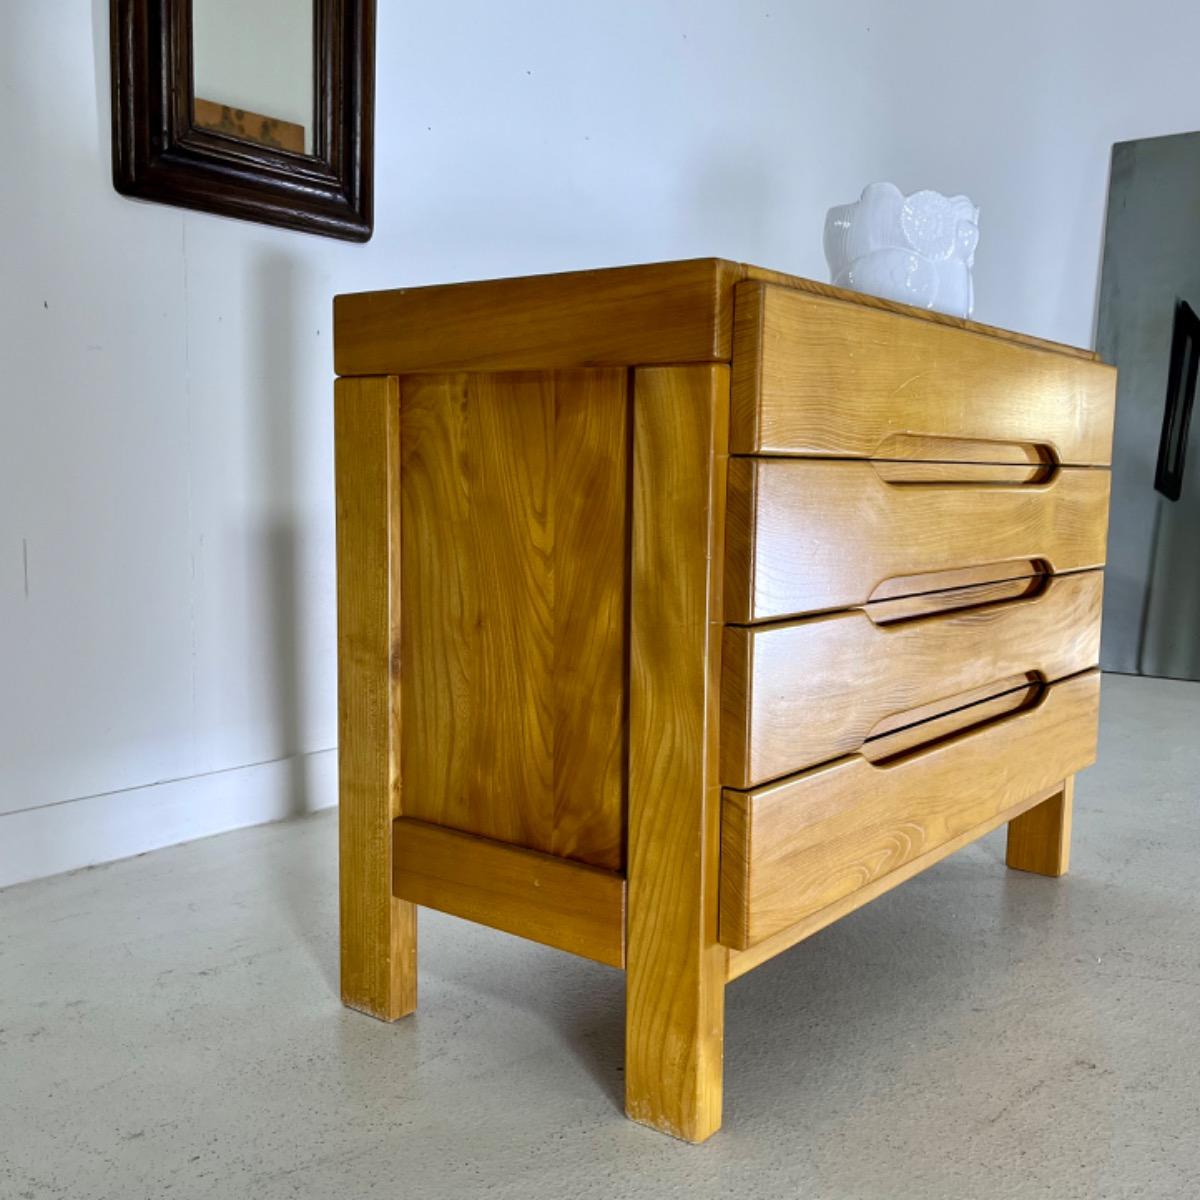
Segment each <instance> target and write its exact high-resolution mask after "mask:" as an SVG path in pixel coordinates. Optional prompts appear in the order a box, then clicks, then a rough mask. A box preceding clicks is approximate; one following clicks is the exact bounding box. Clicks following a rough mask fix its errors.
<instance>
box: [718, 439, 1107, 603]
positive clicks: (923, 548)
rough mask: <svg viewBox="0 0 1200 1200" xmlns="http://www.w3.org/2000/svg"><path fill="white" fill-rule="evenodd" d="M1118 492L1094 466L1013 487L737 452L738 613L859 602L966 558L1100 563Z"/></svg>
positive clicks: (730, 582) (732, 563) (729, 599)
mask: <svg viewBox="0 0 1200 1200" xmlns="http://www.w3.org/2000/svg"><path fill="white" fill-rule="evenodd" d="M1108 491H1109V474H1108V472H1107V471H1104V470H1096V469H1094V468H1086V467H1066V468H1063V469H1062V470H1060V471H1058V472H1057V474H1056V475H1055V477H1054V479H1053V480H1051V481H1050V482H1049V483H1044V484H1024V485H1019V486H1015V487H1003V486H996V485H992V484H984V485H979V486H975V485H971V484H941V483H937V484H891V483H886V482H884V481H883V480H881V479H880V478H879V476H878V474H877V473H876V471H875V469H874V466H873V465H872V464H871V463H869V462H862V461H858V462H844V461H843V462H838V461H830V460H824V459H788V458H732V459H731V460H730V466H729V514H728V532H727V538H728V546H727V557H726V562H727V576H726V592H725V605H726V615H727V619H728V620H730V621H732V622H735V623H739V624H745V623H747V622H751V621H762V620H770V619H777V618H780V617H786V616H791V615H793V614H801V613H807V612H818V611H821V610H824V609H835V608H848V607H852V606H854V605H858V604H863V603H865V602H866V601H868V600H870V599H871V598H872V597H873V596H875V595H877V594H878V595H879V596H883V595H887V594H894V591H890V590H889V589H888V587H887V583H888V581H889V580H895V579H898V578H900V577H910V576H915V575H921V574H930V573H934V572H942V571H955V570H959V569H961V568H965V567H975V566H986V565H990V564H1001V563H1017V564H1026V563H1028V562H1029V561H1030V560H1043V561H1044V562H1046V563H1048V564H1049V566H1050V567H1051V568H1052V569H1053V570H1054V571H1076V570H1084V569H1087V568H1091V567H1097V566H1100V565H1102V564H1103V562H1104V548H1105V536H1106V533H1107V528H1108ZM1013 573H1014V574H1015V573H1017V572H1015V571H1014V572H1013ZM926 583H927V590H932V589H933V588H934V587H935V586H937V585H936V582H935V581H926ZM906 590H908V591H916V590H919V589H918V588H917V587H908V588H906Z"/></svg>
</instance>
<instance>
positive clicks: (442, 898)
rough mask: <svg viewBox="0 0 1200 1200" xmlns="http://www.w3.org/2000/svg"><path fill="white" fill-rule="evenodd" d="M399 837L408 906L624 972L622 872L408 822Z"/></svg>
mask: <svg viewBox="0 0 1200 1200" xmlns="http://www.w3.org/2000/svg"><path fill="white" fill-rule="evenodd" d="M392 834H393V847H394V849H393V852H392V862H393V867H394V873H393V890H394V891H395V894H396V895H397V896H399V897H400V898H401V899H403V900H408V901H411V902H412V903H413V904H423V905H424V906H425V907H426V908H436V909H438V911H440V912H446V913H451V914H452V915H453V916H456V917H464V918H466V919H467V920H468V921H477V922H478V923H479V924H480V925H487V926H489V927H490V928H492V929H503V930H504V931H505V932H506V933H515V934H516V935H517V936H518V937H524V938H529V939H531V940H532V941H535V942H542V943H543V944H544V945H547V946H554V947H556V948H557V949H559V950H567V951H569V952H570V953H572V954H580V955H582V956H583V957H584V958H592V959H595V960H596V961H597V962H602V963H607V964H608V965H609V966H610V967H623V966H624V965H625V880H624V879H623V878H622V877H621V876H620V875H618V874H616V873H615V872H613V871H602V870H600V869H599V868H597V867H589V866H586V865H585V864H583V863H577V862H570V861H568V860H567V859H562V858H556V857H554V855H552V854H539V853H538V852H537V851H536V850H524V849H522V848H520V847H518V846H507V845H505V844H504V843H503V842H493V841H490V840H488V839H487V838H481V837H476V836H475V835H474V834H470V833H458V832H457V831H456V830H453V829H445V828H443V827H441V826H439V825H429V824H427V823H426V822H424V821H414V820H411V819H409V818H407V817H401V818H400V819H399V820H398V821H396V822H395V823H394V824H393V826H392Z"/></svg>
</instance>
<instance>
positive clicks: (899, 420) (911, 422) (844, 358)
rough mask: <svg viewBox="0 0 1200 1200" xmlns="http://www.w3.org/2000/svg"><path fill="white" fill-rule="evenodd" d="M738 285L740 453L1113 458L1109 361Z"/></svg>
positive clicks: (734, 430)
mask: <svg viewBox="0 0 1200 1200" xmlns="http://www.w3.org/2000/svg"><path fill="white" fill-rule="evenodd" d="M735 297H736V299H735V307H734V338H733V383H732V388H733V390H732V415H731V425H730V443H731V444H730V451H731V452H732V453H734V454H803V455H828V456H832V457H843V458H925V459H935V460H952V461H959V462H962V461H973V462H1031V461H1032V462H1037V461H1052V462H1053V461H1057V462H1059V463H1063V464H1072V465H1079V466H1104V465H1107V464H1108V463H1109V461H1110V458H1111V451H1112V426H1113V403H1114V397H1115V393H1116V371H1115V370H1114V369H1113V368H1111V367H1108V366H1105V365H1104V364H1103V363H1098V362H1095V361H1093V360H1092V359H1090V358H1086V357H1083V356H1081V355H1076V354H1072V353H1070V352H1069V351H1065V350H1064V351H1062V352H1056V351H1054V350H1049V349H1043V348H1039V347H1033V346H1025V345H1022V344H1020V343H1019V342H1013V341H1007V340H1004V339H1001V338H996V337H989V336H988V335H986V334H982V333H975V332H973V331H968V330H963V329H955V328H952V327H949V326H946V325H940V324H935V323H933V322H930V321H923V320H919V319H916V318H914V317H907V316H903V315H900V314H897V313H894V312H884V311H880V310H877V309H874V308H869V307H867V306H865V305H859V304H850V303H846V302H844V301H839V300H830V299H827V298H825V297H823V296H811V295H808V294H807V293H805V292H801V291H796V290H794V289H791V288H786V287H780V286H776V285H771V284H764V283H756V282H748V283H741V284H738V286H737V288H736V289H735Z"/></svg>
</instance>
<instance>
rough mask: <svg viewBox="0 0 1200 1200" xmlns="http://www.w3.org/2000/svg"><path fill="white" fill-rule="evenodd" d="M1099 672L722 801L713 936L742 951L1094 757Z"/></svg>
mask: <svg viewBox="0 0 1200 1200" xmlns="http://www.w3.org/2000/svg"><path fill="white" fill-rule="evenodd" d="M1099 704H1100V673H1099V672H1098V671H1089V672H1087V673H1085V674H1082V675H1076V676H1073V677H1071V678H1070V679H1064V680H1063V681H1062V682H1060V683H1056V684H1053V685H1052V686H1051V687H1049V688H1047V689H1046V690H1045V692H1044V693H1043V694H1042V696H1041V699H1040V700H1039V702H1038V703H1037V704H1036V705H1035V706H1034V707H1032V708H1028V709H1025V710H1023V711H1021V712H1018V713H1015V714H1012V715H1010V716H1006V717H1004V718H1002V719H1000V720H997V721H994V722H991V723H988V724H986V725H982V726H979V727H976V728H975V729H971V730H967V731H965V732H963V733H960V734H958V735H956V736H954V737H952V738H949V739H947V740H945V741H941V742H937V743H935V744H933V745H931V746H927V747H924V748H919V749H917V750H914V751H912V752H911V753H908V754H906V755H904V756H903V757H901V758H897V759H893V760H890V761H888V762H884V763H873V762H870V761H868V760H867V759H866V758H864V757H862V756H861V755H858V754H853V755H848V756H847V757H845V758H840V759H837V760H836V761H834V762H831V763H828V764H826V765H825V766H821V767H816V768H814V769H813V770H810V771H805V772H804V773H803V774H800V775H793V776H792V777H791V778H789V779H786V780H784V781H782V782H780V783H774V784H770V785H768V786H765V787H761V788H757V789H755V790H754V791H749V792H736V791H730V790H726V791H725V792H724V794H723V800H722V805H721V899H720V939H721V941H722V942H723V943H724V944H725V945H727V946H729V947H732V948H733V949H735V950H744V949H746V948H748V947H750V946H753V945H755V944H756V943H757V942H760V941H762V940H763V939H764V938H767V937H770V936H771V935H772V934H774V933H778V932H780V931H782V930H784V929H786V928H787V927H788V926H789V925H794V924H795V923H796V922H798V921H802V920H804V919H805V918H806V917H809V916H811V915H812V914H814V913H817V912H819V911H820V910H821V909H823V908H825V907H826V906H828V905H830V904H834V903H836V902H837V901H838V900H841V899H842V898H843V897H845V896H848V895H850V894H851V893H853V892H855V891H857V890H858V889H859V888H862V887H865V886H867V885H868V884H870V883H873V882H874V881H875V880H877V879H880V878H882V877H883V876H885V875H887V874H889V873H890V872H892V871H895V870H897V869H898V868H899V867H902V866H904V865H905V864H906V863H910V862H912V861H913V860H915V859H918V858H920V857H921V856H922V855H925V854H928V853H930V852H931V851H934V850H936V849H937V848H938V847H939V846H941V845H943V844H944V843H946V842H949V841H952V840H953V839H954V838H956V837H960V836H961V835H962V834H964V833H967V832H969V831H970V830H971V829H973V828H975V827H976V826H985V825H986V824H987V822H988V821H989V820H994V819H995V818H996V817H997V816H998V815H999V814H1001V813H1003V812H1005V811H1007V810H1008V809H1010V808H1012V807H1013V806H1014V805H1018V804H1020V802H1021V801H1022V800H1025V799H1027V798H1028V797H1030V796H1033V795H1036V794H1038V793H1039V792H1043V791H1046V790H1047V789H1049V788H1052V787H1053V786H1054V785H1055V784H1056V783H1059V782H1060V781H1062V780H1063V779H1065V778H1066V777H1067V776H1068V775H1072V774H1073V773H1074V772H1076V771H1079V770H1081V769H1082V768H1083V767H1086V766H1087V765H1088V764H1089V763H1091V762H1093V761H1094V760H1095V757H1096V722H1097V715H1098V712H1099Z"/></svg>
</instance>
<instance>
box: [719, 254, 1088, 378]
mask: <svg viewBox="0 0 1200 1200" xmlns="http://www.w3.org/2000/svg"><path fill="white" fill-rule="evenodd" d="M741 279H744V280H749V281H751V282H756V283H767V284H775V285H777V286H779V287H785V288H790V289H791V290H793V291H798V292H807V293H808V294H809V295H810V296H824V297H825V298H826V299H827V300H840V301H842V302H843V303H845V304H858V305H861V306H862V307H864V308H873V309H875V310H876V311H877V312H884V313H894V314H896V315H897V316H901V317H910V318H912V319H913V320H916V321H926V322H928V323H929V324H931V325H942V326H944V327H946V328H948V329H963V330H966V331H967V332H968V333H978V334H983V335H985V336H987V337H992V338H999V339H1000V340H1002V341H1005V342H1013V343H1015V344H1016V345H1018V346H1031V347H1034V348H1035V349H1038V350H1049V351H1052V352H1053V353H1055V354H1066V355H1069V356H1070V357H1071V358H1078V359H1082V360H1083V361H1085V362H1094V361H1096V360H1097V359H1098V357H1099V356H1098V355H1097V354H1096V352H1095V351H1094V350H1087V349H1085V348H1083V347H1082V346H1068V345H1067V344H1066V343H1065V342H1054V341H1050V340H1049V339H1047V338H1040V337H1035V336H1034V335H1033V334H1031V333H1020V332H1018V331H1017V330H1014V329H1001V328H1000V327H999V326H998V325H985V324H983V323H982V322H981V321H972V320H970V319H969V318H967V317H955V316H952V315H951V314H950V313H940V312H934V311H933V310H932V309H928V308H914V307H913V305H911V304H901V303H900V302H899V301H897V300H885V299H884V298H883V297H882V296H868V295H867V294H866V293H865V292H852V291H850V290H849V289H847V288H839V287H834V286H833V284H831V283H822V282H820V281H819V280H816V279H805V278H804V277H803V276H800V275H788V274H787V273H786V272H784V271H772V270H771V269H770V268H768V267H755V266H752V265H751V264H749V263H743V264H742V266H741Z"/></svg>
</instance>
